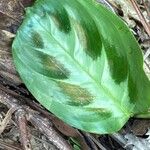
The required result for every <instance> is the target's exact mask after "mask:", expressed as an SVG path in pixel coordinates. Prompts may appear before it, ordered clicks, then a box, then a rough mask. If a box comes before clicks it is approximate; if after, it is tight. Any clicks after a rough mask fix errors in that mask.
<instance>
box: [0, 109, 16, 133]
mask: <svg viewBox="0 0 150 150" xmlns="http://www.w3.org/2000/svg"><path fill="white" fill-rule="evenodd" d="M14 111H15V108H10V109H9V110H8V112H7V113H6V116H5V118H4V120H3V121H2V122H1V123H0V134H2V133H3V131H4V130H5V128H6V126H7V124H8V123H9V122H10V121H11V117H12V114H13V113H14Z"/></svg>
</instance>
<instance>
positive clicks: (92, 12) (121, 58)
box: [13, 0, 150, 134]
mask: <svg viewBox="0 0 150 150" xmlns="http://www.w3.org/2000/svg"><path fill="white" fill-rule="evenodd" d="M13 57H14V62H15V65H16V68H17V70H18V72H19V73H20V76H21V78H22V80H23V81H24V83H25V84H26V86H27V88H28V89H29V90H30V91H31V93H32V94H33V95H34V96H35V98H36V99H37V100H38V101H39V102H40V103H41V104H42V105H43V106H44V107H46V108H47V109H48V110H49V111H51V112H53V113H54V114H55V115H57V116H58V117H59V118H61V119H62V120H64V121H65V122H67V123H68V124H70V125H72V126H74V127H76V128H79V129H82V130H85V131H89V132H94V133H101V134H103V133H113V132H115V131H118V130H120V129H121V127H122V126H123V125H124V124H125V123H126V122H127V120H128V119H129V118H130V117H132V116H134V115H135V114H140V113H142V112H147V110H148V108H149V106H150V93H149V91H150V82H149V80H148V78H147V77H146V75H145V73H144V71H143V59H142V53H141V50H140V48H139V46H138V44H137V42H136V40H135V39H134V37H133V35H132V34H131V32H130V31H129V29H128V28H127V27H126V25H125V24H124V23H123V22H122V21H121V19H119V18H118V17H117V16H115V15H114V14H113V13H111V12H110V11H109V10H107V9H106V8H104V7H103V6H101V5H100V4H98V3H97V2H96V1H93V0H37V1H36V2H35V5H34V6H33V7H31V8H27V10H26V17H25V20H24V21H23V24H22V25H21V27H20V29H19V30H18V33H17V36H16V38H15V40H14V43H13Z"/></svg>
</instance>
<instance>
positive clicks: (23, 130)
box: [15, 108, 32, 150]
mask: <svg viewBox="0 0 150 150" xmlns="http://www.w3.org/2000/svg"><path fill="white" fill-rule="evenodd" d="M15 116H16V119H17V122H18V126H19V129H20V130H19V131H20V135H21V136H20V137H21V143H22V146H23V149H24V150H32V147H31V143H30V136H29V132H28V129H27V120H26V112H25V110H24V109H23V108H20V109H18V110H17V111H16V113H15Z"/></svg>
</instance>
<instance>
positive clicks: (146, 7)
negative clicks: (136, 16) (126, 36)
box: [142, 0, 150, 19]
mask: <svg viewBox="0 0 150 150" xmlns="http://www.w3.org/2000/svg"><path fill="white" fill-rule="evenodd" d="M142 2H143V4H144V7H145V9H146V12H147V15H148V17H149V19H150V11H149V9H148V6H147V5H146V3H145V1H144V0H142ZM147 3H148V2H147Z"/></svg>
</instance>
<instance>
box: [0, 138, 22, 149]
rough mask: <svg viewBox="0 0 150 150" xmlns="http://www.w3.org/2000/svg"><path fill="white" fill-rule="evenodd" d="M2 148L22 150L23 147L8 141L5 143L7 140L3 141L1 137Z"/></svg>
mask: <svg viewBox="0 0 150 150" xmlns="http://www.w3.org/2000/svg"><path fill="white" fill-rule="evenodd" d="M0 148H2V149H7V150H22V149H21V148H19V147H16V146H13V145H11V144H8V143H5V142H4V141H2V140H1V139H0Z"/></svg>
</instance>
